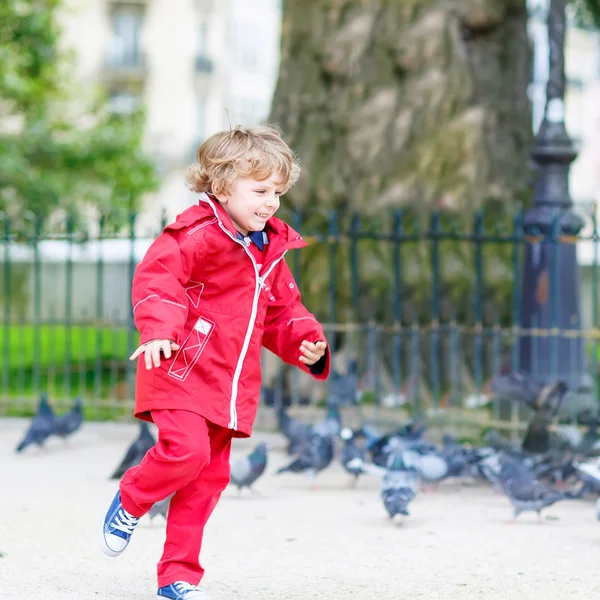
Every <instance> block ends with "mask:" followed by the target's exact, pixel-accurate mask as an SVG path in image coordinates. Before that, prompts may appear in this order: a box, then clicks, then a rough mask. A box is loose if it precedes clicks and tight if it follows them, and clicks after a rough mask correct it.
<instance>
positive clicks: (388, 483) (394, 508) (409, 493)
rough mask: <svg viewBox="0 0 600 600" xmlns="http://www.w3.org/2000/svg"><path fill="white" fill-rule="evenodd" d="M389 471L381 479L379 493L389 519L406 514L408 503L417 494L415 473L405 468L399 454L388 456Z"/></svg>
mask: <svg viewBox="0 0 600 600" xmlns="http://www.w3.org/2000/svg"><path fill="white" fill-rule="evenodd" d="M389 469H390V470H389V471H388V472H387V473H386V474H385V475H384V476H383V478H382V480H381V487H380V495H381V499H382V500H383V505H384V507H385V510H386V511H387V513H388V515H389V516H390V519H394V518H396V517H397V516H398V515H408V505H409V503H410V502H411V500H413V498H415V496H416V495H417V474H416V472H415V471H414V470H412V469H406V466H405V465H404V464H403V462H402V459H401V457H400V456H398V455H396V456H394V457H391V458H390V461H389Z"/></svg>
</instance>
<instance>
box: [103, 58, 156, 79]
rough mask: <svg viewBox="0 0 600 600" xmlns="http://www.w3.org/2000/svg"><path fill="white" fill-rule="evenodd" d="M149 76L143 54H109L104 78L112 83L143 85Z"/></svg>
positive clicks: (104, 69) (105, 64)
mask: <svg viewBox="0 0 600 600" xmlns="http://www.w3.org/2000/svg"><path fill="white" fill-rule="evenodd" d="M147 74H148V65H147V61H146V57H145V55H144V54H143V53H140V52H136V53H124V54H110V53H109V54H108V55H107V57H106V60H105V63H104V68H103V78H104V79H105V80H106V81H108V82H111V83H121V82H122V83H139V84H142V83H143V82H144V81H145V79H146V76H147Z"/></svg>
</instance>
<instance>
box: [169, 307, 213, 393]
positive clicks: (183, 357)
mask: <svg viewBox="0 0 600 600" xmlns="http://www.w3.org/2000/svg"><path fill="white" fill-rule="evenodd" d="M214 330H215V323H214V322H213V321H211V320H210V319H207V318H206V317H199V318H198V320H197V321H196V323H195V325H194V327H193V328H192V331H190V334H189V335H188V336H187V338H186V339H185V341H184V342H183V344H181V348H180V349H179V350H178V351H177V354H176V355H175V358H174V359H173V362H172V363H171V366H170V367H169V375H170V376H171V377H174V378H175V379H179V381H185V380H186V378H187V376H188V375H189V374H190V371H191V370H192V369H193V368H194V365H195V364H196V363H197V362H198V359H199V358H200V355H201V354H202V352H203V351H204V348H205V347H206V344H207V343H208V340H209V338H210V336H211V335H212V333H213V331H214Z"/></svg>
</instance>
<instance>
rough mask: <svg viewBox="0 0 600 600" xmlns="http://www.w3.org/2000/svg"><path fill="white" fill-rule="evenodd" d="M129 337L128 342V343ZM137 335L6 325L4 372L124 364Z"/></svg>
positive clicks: (0, 347) (1, 343) (0, 345)
mask: <svg viewBox="0 0 600 600" xmlns="http://www.w3.org/2000/svg"><path fill="white" fill-rule="evenodd" d="M130 337H131V340H130ZM138 340H139V334H138V333H137V331H133V332H130V331H129V330H128V329H127V328H126V327H112V328H110V327H105V326H96V325H72V326H66V325H64V324H57V325H40V326H37V327H36V326H35V325H29V324H27V325H9V326H2V327H0V352H1V353H2V357H3V368H4V369H7V368H8V369H9V370H10V371H13V370H18V369H23V370H29V369H30V370H33V369H34V368H35V365H37V368H39V369H48V368H51V367H59V365H68V364H69V363H72V364H81V363H83V364H86V365H94V364H102V363H105V362H108V361H111V360H117V361H125V360H127V358H128V357H129V352H130V351H133V349H135V348H136V346H137V343H138Z"/></svg>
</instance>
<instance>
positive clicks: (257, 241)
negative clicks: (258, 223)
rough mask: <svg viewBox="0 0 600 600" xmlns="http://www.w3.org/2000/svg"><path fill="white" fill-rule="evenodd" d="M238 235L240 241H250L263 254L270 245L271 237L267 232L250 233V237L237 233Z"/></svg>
mask: <svg viewBox="0 0 600 600" xmlns="http://www.w3.org/2000/svg"><path fill="white" fill-rule="evenodd" d="M236 235H237V237H238V238H239V239H240V240H246V239H250V241H251V242H253V243H254V245H255V246H256V247H257V248H258V249H259V250H260V251H261V252H262V251H263V250H264V249H265V245H266V244H268V243H269V236H268V235H267V233H266V231H249V232H248V235H243V234H241V233H240V232H239V231H237V232H236Z"/></svg>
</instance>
